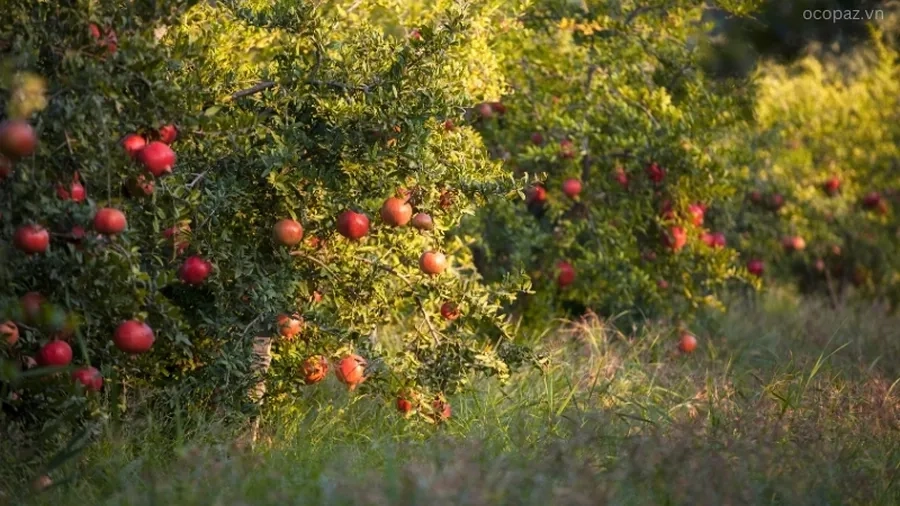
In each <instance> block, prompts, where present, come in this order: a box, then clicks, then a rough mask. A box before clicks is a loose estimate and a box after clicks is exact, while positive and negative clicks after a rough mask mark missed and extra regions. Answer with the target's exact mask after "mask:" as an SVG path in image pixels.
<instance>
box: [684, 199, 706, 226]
mask: <svg viewBox="0 0 900 506" xmlns="http://www.w3.org/2000/svg"><path fill="white" fill-rule="evenodd" d="M688 214H690V215H691V223H693V224H694V226H695V227H699V226H701V225H703V215H704V214H706V206H704V205H703V204H691V205H689V206H688Z"/></svg>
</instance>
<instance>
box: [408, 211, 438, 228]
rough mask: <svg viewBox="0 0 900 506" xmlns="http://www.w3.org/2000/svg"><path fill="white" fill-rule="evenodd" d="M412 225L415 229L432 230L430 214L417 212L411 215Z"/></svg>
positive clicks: (432, 223)
mask: <svg viewBox="0 0 900 506" xmlns="http://www.w3.org/2000/svg"><path fill="white" fill-rule="evenodd" d="M412 226H413V228H415V229H417V230H433V229H434V220H432V219H431V216H430V215H428V214H425V213H417V214H416V215H415V216H413V219H412Z"/></svg>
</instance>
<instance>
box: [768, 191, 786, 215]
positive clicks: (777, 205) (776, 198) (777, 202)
mask: <svg viewBox="0 0 900 506" xmlns="http://www.w3.org/2000/svg"><path fill="white" fill-rule="evenodd" d="M782 207H784V196H783V195H781V194H780V193H776V194H774V195H772V198H771V199H770V200H769V208H770V209H772V210H773V211H778V210H779V209H781V208H782Z"/></svg>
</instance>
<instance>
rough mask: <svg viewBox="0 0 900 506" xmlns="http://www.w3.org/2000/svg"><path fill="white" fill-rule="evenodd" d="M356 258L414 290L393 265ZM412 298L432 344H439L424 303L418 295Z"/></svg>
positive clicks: (410, 283)
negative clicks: (391, 275) (392, 276)
mask: <svg viewBox="0 0 900 506" xmlns="http://www.w3.org/2000/svg"><path fill="white" fill-rule="evenodd" d="M357 259H358V260H359V261H361V262H365V263H367V264H369V265H371V266H373V267H377V268H379V269H382V270H384V271H386V272H389V273H391V274H393V275H394V276H397V277H398V278H400V279H401V280H402V281H403V282H404V283H406V286H408V287H409V289H410V290H412V291H413V292H415V286H414V285H413V284H412V282H411V281H410V280H409V279H407V278H406V276H404V275H402V274H400V273H399V272H397V270H396V269H394V268H393V267H391V266H390V265H385V264H382V263H379V262H375V261H372V260H369V259H368V258H363V257H357ZM413 298H414V299H415V300H416V305H418V306H419V311H420V312H421V313H422V317H423V318H425V323H426V324H427V325H428V331H429V332H431V337H432V338H433V339H434V344H435V345H439V344H441V340H440V338H439V337H438V333H437V329H435V328H434V324H433V323H431V317H429V315H428V311H426V310H425V304H423V303H422V299H420V298H419V297H417V296H415V295H414V296H413Z"/></svg>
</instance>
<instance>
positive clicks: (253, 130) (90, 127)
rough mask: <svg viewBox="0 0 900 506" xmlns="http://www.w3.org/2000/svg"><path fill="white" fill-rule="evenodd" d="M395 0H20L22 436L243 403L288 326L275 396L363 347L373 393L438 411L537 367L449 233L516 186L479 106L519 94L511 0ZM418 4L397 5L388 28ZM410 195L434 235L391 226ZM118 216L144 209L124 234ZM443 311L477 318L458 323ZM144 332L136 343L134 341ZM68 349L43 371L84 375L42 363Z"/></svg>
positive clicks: (1, 226) (8, 192)
mask: <svg viewBox="0 0 900 506" xmlns="http://www.w3.org/2000/svg"><path fill="white" fill-rule="evenodd" d="M378 4H379V2H374V1H373V2H355V4H354V5H355V7H356V10H355V11H354V12H349V11H345V10H342V9H340V8H338V7H336V6H327V5H322V6H319V7H317V8H311V9H307V8H302V7H300V6H299V5H298V4H297V3H296V2H291V1H278V2H274V3H273V2H258V1H250V0H247V1H236V2H218V3H216V4H215V5H212V4H210V3H207V2H191V1H176V2H166V3H165V5H166V6H165V7H161V6H159V5H161V4H153V5H157V6H156V7H152V6H150V5H148V4H145V3H132V2H125V3H123V2H113V1H103V2H96V3H93V4H92V6H91V7H90V8H85V7H79V6H77V5H74V4H73V5H71V6H68V5H67V6H63V5H59V4H47V3H34V2H31V1H27V0H14V1H13V2H12V3H11V4H9V5H8V6H7V7H6V8H5V9H4V17H5V18H6V19H9V20H12V21H13V22H12V23H8V24H7V23H4V25H3V27H2V28H0V30H2V31H0V42H2V44H0V48H2V51H3V61H4V62H5V63H4V70H3V72H2V80H3V83H4V88H5V89H6V90H8V93H4V95H3V98H2V101H3V103H2V105H3V106H4V107H5V109H6V111H7V116H6V119H7V120H9V121H25V122H27V124H29V125H32V126H33V128H34V131H35V134H36V137H37V139H38V145H37V149H36V150H35V151H34V154H33V155H32V154H26V153H18V154H21V155H23V156H17V153H14V152H13V151H15V150H13V149H9V146H6V145H4V151H5V153H6V155H7V156H8V157H9V158H10V159H11V172H10V173H9V174H8V176H7V177H5V178H4V180H3V181H2V183H0V193H2V203H0V213H2V222H0V236H2V237H3V247H2V249H0V251H2V255H3V257H2V261H3V264H4V266H5V268H4V269H3V270H2V271H0V287H2V288H0V301H2V308H3V309H4V311H5V312H6V313H7V316H6V319H8V320H9V321H10V324H13V323H15V324H16V325H17V326H18V331H19V333H20V337H19V339H18V342H16V343H15V344H14V345H12V346H8V347H3V349H2V351H0V354H2V355H0V358H2V359H3V362H4V364H5V365H4V368H3V371H4V373H3V377H2V380H3V392H2V394H3V399H2V402H3V415H2V416H3V426H4V427H7V428H8V430H10V431H13V430H25V431H26V433H27V431H29V430H32V429H34V428H35V427H38V426H46V425H48V424H50V423H51V421H54V420H74V419H79V417H80V416H83V415H84V413H85V412H86V411H96V410H100V411H105V410H106V406H108V405H112V406H120V405H121V406H127V405H128V404H129V403H128V402H126V398H125V397H124V395H125V392H126V391H127V392H138V393H139V395H140V393H141V392H150V391H160V389H161V391H162V392H164V395H162V396H161V398H162V399H163V401H168V402H169V403H171V404H173V405H174V404H176V403H178V402H184V399H185V396H187V399H190V401H191V402H192V403H193V405H194V406H201V405H204V404H205V403H209V404H216V405H220V406H227V405H231V404H232V403H233V402H238V401H243V399H244V394H245V392H246V391H247V387H248V386H250V385H251V384H253V383H254V381H256V380H255V378H254V376H253V374H251V372H252V370H251V363H252V360H251V356H252V353H251V350H252V347H253V343H254V338H256V337H257V336H277V337H280V339H278V340H277V341H276V343H275V350H274V352H273V355H274V356H275V358H276V360H275V363H274V366H273V367H274V369H273V371H272V372H271V375H270V381H271V383H270V395H271V396H273V397H276V398H285V397H288V396H289V395H290V393H291V392H295V391H296V389H297V388H299V387H300V386H301V385H302V384H303V379H304V377H303V376H304V375H303V371H302V364H303V362H304V361H305V360H306V359H307V358H308V357H311V356H315V355H323V356H325V357H326V358H328V359H329V360H331V359H334V360H335V361H336V360H337V359H340V358H342V357H347V356H349V355H350V354H352V353H356V354H359V355H361V356H362V357H363V358H365V359H366V361H367V362H368V366H367V367H366V369H365V372H366V375H367V376H368V380H367V381H365V382H364V383H363V384H362V385H361V386H360V389H361V390H363V391H373V392H379V393H382V394H386V393H392V394H393V393H395V392H397V391H398V390H399V389H400V388H412V389H415V390H416V391H418V392H419V393H420V394H421V395H422V399H423V403H422V406H420V407H421V411H422V412H423V413H425V414H433V413H431V411H432V403H431V398H432V396H440V394H441V393H449V392H452V391H454V390H455V389H457V388H459V386H461V385H462V384H463V383H464V382H465V381H466V379H467V377H468V376H469V375H471V374H472V373H475V372H484V373H486V374H493V375H497V376H499V377H501V378H505V377H507V376H508V374H509V370H510V367H512V366H515V365H516V364H518V363H521V362H522V361H524V360H525V359H527V357H528V355H527V354H526V352H525V350H524V349H521V348H519V347H518V346H516V345H515V344H514V343H513V340H512V334H511V330H510V328H509V326H508V324H507V323H505V322H504V320H503V318H502V315H501V314H500V312H499V310H500V308H501V305H502V304H503V303H505V301H507V300H508V298H509V293H511V291H510V289H509V287H508V286H506V287H505V286H499V285H496V286H494V287H492V288H490V289H488V288H486V287H484V286H482V285H481V284H480V283H479V278H478V275H477V273H476V272H475V269H474V267H473V266H472V261H471V257H470V255H469V253H468V249H467V247H466V245H467V242H468V241H469V239H468V237H467V236H465V235H459V234H457V235H449V234H447V232H448V230H450V229H452V228H453V227H455V226H456V225H457V224H458V223H459V221H460V220H461V218H462V216H463V215H465V214H471V213H472V212H473V211H474V209H475V208H476V207H477V206H479V205H482V204H483V203H485V202H487V201H489V200H490V199H491V198H493V197H496V196H502V195H505V194H508V193H510V192H512V191H514V181H513V179H512V178H511V176H510V175H509V174H508V173H507V172H505V171H504V170H503V168H502V166H501V164H500V163H499V162H496V161H492V160H490V159H489V158H488V156H487V155H486V153H485V150H484V149H483V146H482V143H481V140H480V137H479V135H478V134H477V133H476V132H475V131H473V130H472V129H471V128H469V127H466V126H465V125H463V124H462V121H460V119H461V118H459V117H458V113H457V111H461V110H462V109H463V107H464V106H466V105H469V104H472V103H476V102H479V101H482V100H484V99H485V96H487V94H495V93H497V92H498V90H500V89H502V88H503V86H504V83H503V80H502V78H501V76H500V75H499V74H498V73H497V72H496V71H495V68H496V67H497V63H496V61H495V60H494V55H492V54H491V53H490V52H488V51H487V50H486V48H487V47H488V45H489V42H490V40H491V38H492V37H493V36H494V31H495V29H494V25H493V23H491V22H489V20H488V19H487V17H488V16H491V15H495V14H491V13H493V12H494V11H495V7H496V5H495V4H499V2H475V3H473V4H472V5H470V6H469V7H468V8H462V7H460V6H453V7H448V8H446V9H431V10H428V11H427V12H425V13H419V14H420V15H421V16H422V17H421V18H420V19H421V20H423V22H422V23H421V24H419V25H417V26H415V27H410V26H408V27H406V29H404V31H403V32H399V31H398V27H397V26H393V27H391V26H388V27H387V28H386V27H384V26H379V25H376V24H374V22H372V21H370V20H372V19H387V18H383V17H381V16H379V15H378V13H379V12H382V11H379V10H378V9H379V8H378ZM78 5H80V4H78ZM409 15H410V12H408V11H404V10H403V9H399V8H398V9H397V15H396V16H395V17H394V18H392V19H394V20H395V21H403V20H404V16H409ZM15 27H25V28H26V29H24V30H22V29H18V28H15ZM412 28H416V30H412ZM460 73H469V75H470V77H471V78H470V79H467V80H460V79H458V76H459V74H460ZM454 124H455V125H456V126H454ZM169 126H171V127H172V128H170V127H169ZM131 134H136V135H139V136H141V137H143V138H144V139H145V140H146V141H148V142H150V141H157V142H158V141H162V142H163V144H158V143H157V144H149V146H150V147H146V148H144V149H143V150H139V151H136V159H134V160H133V159H131V157H130V156H129V154H128V153H126V149H124V145H123V141H125V136H126V135H131ZM172 134H175V138H174V140H172V139H171V138H170V137H169V136H171V135H172ZM4 135H5V134H4ZM131 140H133V139H131ZM131 140H129V141H128V142H131ZM167 143H168V144H171V149H173V150H174V153H175V156H176V157H177V159H176V161H175V163H174V167H173V168H171V173H167V170H168V169H169V167H167V166H168V165H169V162H170V160H169V161H167V160H166V156H168V154H167V148H166V147H165V146H166V144H167ZM142 167H143V168H144V169H146V170H142ZM75 178H77V180H78V183H79V184H80V185H81V186H82V187H83V189H85V190H86V199H84V200H81V199H79V198H77V197H78V196H80V190H77V189H73V183H74V180H75ZM61 190H62V191H61ZM63 191H64V192H65V193H63ZM73 197H76V198H73ZM389 197H403V198H408V199H409V203H410V204H411V205H412V208H413V210H414V211H415V212H417V213H427V214H429V215H430V216H431V218H432V220H433V229H430V230H418V229H413V228H411V227H410V226H406V227H402V228H401V227H396V228H395V227H390V226H388V225H386V224H385V223H383V222H382V221H383V220H382V218H380V217H379V214H380V208H381V206H382V203H383V202H385V200H386V199H388V198H389ZM104 208H110V209H115V210H118V211H120V212H121V213H123V214H124V217H125V218H126V220H127V226H125V228H124V231H121V232H120V233H117V232H119V228H120V227H121V225H122V223H117V220H118V219H119V218H120V216H119V215H117V213H115V212H112V211H103V212H102V213H101V212H100V210H101V209H104ZM347 210H353V211H356V212H359V213H362V214H365V215H366V216H367V217H368V219H369V220H370V223H371V226H370V227H371V228H369V229H368V233H367V234H366V235H365V236H364V237H362V238H360V239H358V240H350V239H348V238H346V237H344V236H343V235H341V234H339V233H338V232H337V229H341V228H342V227H343V226H344V225H342V224H341V219H339V216H340V215H341V214H342V213H344V212H345V211H347ZM104 213H110V216H111V217H112V219H111V220H107V219H106V218H98V216H103V214H104ZM281 220H295V221H296V222H297V223H299V224H301V226H302V241H300V242H299V243H296V245H293V243H294V242H296V240H299V234H298V233H297V230H296V227H292V226H291V223H288V226H287V227H286V228H285V231H286V232H288V233H287V234H286V235H285V236H283V237H282V241H281V242H279V241H276V240H274V239H273V229H274V227H276V223H278V222H279V221H281ZM357 226H361V223H357ZM22 227H40V230H46V231H47V232H48V234H49V239H50V240H49V247H46V246H42V245H41V244H40V241H41V237H40V234H42V232H40V231H38V232H37V237H36V240H37V242H36V243H35V242H30V243H28V244H26V243H25V241H23V240H21V239H16V238H17V237H19V236H20V235H22V234H24V233H25V232H19V231H20V230H23V228H22ZM363 228H365V227H363ZM291 232H292V233H293V235H291ZM344 232H345V235H354V234H356V233H357V232H361V230H356V231H355V232H354V233H353V234H351V233H350V232H348V231H347V230H345V231H344ZM284 243H288V244H291V245H284ZM29 244H30V246H29ZM44 249H46V251H43V250H44ZM429 250H434V251H436V252H443V253H444V254H445V255H446V259H447V267H446V271H444V272H443V273H441V274H440V275H426V274H425V273H423V272H422V270H421V269H420V267H419V259H420V256H421V255H422V254H423V252H426V251H429ZM41 251H43V252H41ZM28 252H31V254H29V253H28ZM207 271H208V272H207ZM510 286H513V285H510ZM30 292H34V293H37V294H40V296H41V298H42V300H43V301H45V303H44V304H43V305H41V306H40V307H41V308H42V309H41V312H40V314H35V315H31V316H33V318H32V317H30V316H29V313H28V312H27V311H24V312H23V307H24V309H26V310H27V309H28V307H29V306H28V305H27V304H25V305H24V306H23V304H22V303H21V302H22V301H23V297H25V295H26V293H30ZM24 300H26V301H27V300H32V299H29V298H28V297H25V299H24ZM445 302H449V303H450V304H452V305H455V306H456V307H457V308H458V311H459V314H458V317H457V318H455V319H452V320H451V319H450V318H445V317H442V316H441V310H440V308H441V306H442V305H443V304H444V303H445ZM448 307H450V306H448ZM451 314H453V313H452V312H451ZM279 315H284V316H282V317H279ZM127 320H135V321H136V322H138V323H134V324H131V325H132V327H133V329H132V330H135V329H136V330H137V331H138V332H137V333H136V334H134V335H130V336H125V337H128V338H130V341H129V342H128V343H124V342H123V341H122V339H124V337H123V336H120V338H119V339H118V340H117V343H116V345H114V342H113V341H114V339H113V336H114V335H115V334H116V332H117V329H118V328H119V325H120V324H121V323H122V322H123V321H127ZM140 322H144V323H146V324H147V325H149V327H150V328H151V329H152V331H153V334H154V336H155V341H154V342H152V348H151V349H150V350H149V351H148V352H145V353H126V352H123V349H125V350H130V351H132V352H134V351H143V350H142V348H143V347H146V345H147V341H146V339H144V338H145V337H146V336H145V335H141V332H143V330H142V327H141V326H140V324H139V323H140ZM142 339H143V340H142ZM55 341H63V342H68V343H69V344H70V345H71V348H72V355H73V357H71V358H69V359H66V357H61V358H58V360H57V361H55V362H53V361H49V362H48V361H47V360H44V361H43V363H42V365H46V364H49V363H51V362H52V363H55V364H58V365H60V366H63V365H67V366H68V368H66V369H65V370H63V371H60V370H59V369H58V368H44V367H41V368H39V369H38V371H37V372H22V371H21V370H20V369H21V368H20V367H19V365H20V364H24V362H27V361H28V360H29V357H34V356H36V355H38V354H39V353H40V352H39V350H40V349H41V347H43V346H45V345H46V344H47V343H49V342H55ZM54 346H60V347H63V348H64V347H65V346H64V345H54ZM266 360H268V358H267V357H263V361H264V362H265V361H266ZM88 365H90V366H93V367H95V368H97V369H98V370H99V373H100V374H101V375H102V378H103V379H104V380H105V383H104V386H103V388H102V392H105V393H106V394H108V395H103V394H101V395H100V396H98V395H95V394H90V392H88V393H89V394H90V395H87V396H85V395H82V393H83V391H84V388H82V387H81V386H80V384H75V382H73V381H72V379H71V378H70V376H69V370H70V369H71V368H82V367H86V366H88ZM338 365H339V364H338V363H337V362H335V363H333V364H332V367H335V366H338ZM338 369H341V368H340V367H338ZM344 372H347V371H344ZM43 373H46V374H43ZM346 376H347V374H343V375H342V377H344V379H347V377H346ZM86 377H89V378H93V376H90V375H89V376H86ZM88 383H89V384H93V383H91V382H90V381H88ZM113 414H114V415H116V416H117V413H116V412H114V413H113ZM76 415H78V416H76ZM63 432H65V431H63ZM58 443H59V442H58V440H55V441H51V442H49V443H48V444H47V447H48V448H55V447H56V446H57V445H58ZM31 456H32V457H33V459H32V462H36V461H39V460H40V457H41V452H37V453H36V454H32V455H31Z"/></svg>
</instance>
